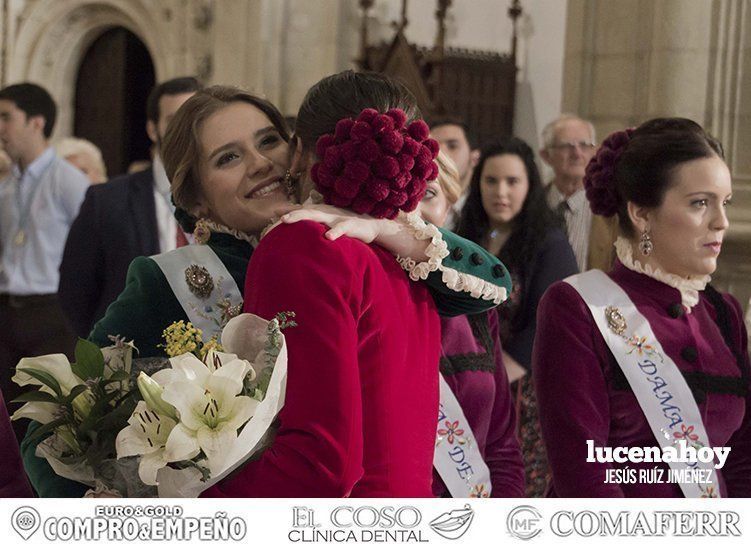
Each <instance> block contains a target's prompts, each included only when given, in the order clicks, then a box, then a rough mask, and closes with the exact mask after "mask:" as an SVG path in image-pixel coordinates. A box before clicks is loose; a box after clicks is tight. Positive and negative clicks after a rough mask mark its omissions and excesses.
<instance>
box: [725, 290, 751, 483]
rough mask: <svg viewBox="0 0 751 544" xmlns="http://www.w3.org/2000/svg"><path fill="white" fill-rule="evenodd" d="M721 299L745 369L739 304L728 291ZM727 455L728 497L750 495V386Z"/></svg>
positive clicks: (746, 361)
mask: <svg viewBox="0 0 751 544" xmlns="http://www.w3.org/2000/svg"><path fill="white" fill-rule="evenodd" d="M725 301H726V302H727V303H728V306H730V309H731V311H730V314H731V319H732V322H733V324H734V327H733V329H734V330H733V333H734V335H735V338H736V339H737V347H736V350H737V351H738V353H739V354H740V356H741V359H742V362H743V364H744V365H745V366H746V370H747V374H746V375H748V369H749V358H748V333H747V332H746V326H745V325H744V323H743V311H742V310H741V307H740V304H738V301H737V300H735V299H734V298H733V297H732V296H730V295H725ZM727 445H728V446H730V448H731V449H730V455H728V460H727V462H726V464H725V466H724V467H722V476H723V478H724V479H725V486H726V487H727V493H728V496H729V497H751V390H749V392H748V394H747V395H746V414H745V416H744V417H743V421H742V423H741V426H740V428H739V429H738V430H737V431H735V433H734V434H733V436H732V437H731V438H730V441H729V442H728V444H727Z"/></svg>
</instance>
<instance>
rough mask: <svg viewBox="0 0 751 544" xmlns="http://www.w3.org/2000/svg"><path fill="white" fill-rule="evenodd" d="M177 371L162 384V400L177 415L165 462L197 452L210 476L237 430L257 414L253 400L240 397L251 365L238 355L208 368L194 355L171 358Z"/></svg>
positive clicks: (222, 462) (234, 437)
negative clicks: (168, 380)
mask: <svg viewBox="0 0 751 544" xmlns="http://www.w3.org/2000/svg"><path fill="white" fill-rule="evenodd" d="M172 366H173V368H174V369H175V370H176V371H177V372H176V373H175V376H174V379H173V380H172V381H170V382H169V383H168V384H166V385H165V386H164V392H163V394H162V399H163V400H164V401H166V402H168V403H170V404H172V405H173V406H174V407H175V408H177V411H178V413H179V415H180V421H179V423H178V425H177V426H176V427H175V428H174V429H173V431H172V433H170V436H169V438H168V439H167V445H166V451H167V458H168V460H169V461H182V460H187V459H192V458H193V457H195V455H196V454H197V452H198V451H199V450H202V451H203V452H204V453H205V454H206V458H207V462H208V465H209V469H210V471H211V473H212V474H216V473H217V472H219V471H220V470H221V469H222V468H223V465H224V460H225V458H226V455H227V453H228V452H229V451H230V449H231V446H232V444H233V443H234V441H235V440H236V439H237V431H238V429H239V428H240V427H242V426H243V425H244V424H245V423H246V422H247V421H248V420H249V419H250V418H251V417H252V416H253V414H254V413H255V409H256V407H257V406H258V405H259V404H260V403H259V402H258V401H257V400H255V399H251V398H249V397H245V396H241V395H240V393H241V391H242V388H243V380H244V379H245V376H246V375H248V373H249V372H250V370H251V368H250V364H249V363H248V362H247V361H244V360H242V359H237V358H235V359H234V360H232V361H229V362H226V363H224V362H223V364H221V366H218V368H217V365H216V364H214V363H212V364H211V366H212V368H209V367H207V366H206V365H205V364H204V363H202V362H201V361H200V360H198V359H197V358H196V357H195V356H193V355H192V354H185V355H182V356H180V357H176V358H174V359H172Z"/></svg>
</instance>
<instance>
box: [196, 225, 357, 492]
mask: <svg viewBox="0 0 751 544" xmlns="http://www.w3.org/2000/svg"><path fill="white" fill-rule="evenodd" d="M323 232H324V227H322V226H321V225H318V224H316V223H312V222H308V221H304V222H300V223H295V224H292V225H281V226H279V227H277V228H275V229H274V230H272V231H271V232H270V233H269V234H268V235H267V236H266V237H265V238H264V239H263V241H262V242H261V244H260V245H259V246H258V248H257V249H256V251H255V253H254V254H253V257H252V259H251V262H250V265H249V268H248V275H247V278H246V283H245V311H246V312H251V313H254V314H257V315H260V316H261V317H263V318H265V319H271V318H272V317H274V315H276V314H277V313H278V312H281V311H293V312H295V314H296V317H295V321H296V322H297V326H296V327H293V328H288V329H286V330H285V331H284V334H285V337H286V339H287V347H288V353H289V370H288V377H287V392H286V400H285V405H284V408H282V411H281V413H280V415H279V423H280V426H279V429H278V432H277V435H276V438H275V439H274V442H273V444H272V445H271V446H270V447H269V448H268V449H267V450H266V451H265V452H264V453H263V454H262V455H261V457H260V458H259V459H258V460H257V461H255V462H252V463H249V464H248V465H246V466H245V467H244V468H243V469H242V470H241V471H240V472H239V473H237V474H236V475H234V476H233V477H231V478H229V479H226V480H224V481H223V482H221V483H220V484H218V485H216V486H214V487H213V488H211V489H209V490H208V491H207V492H206V493H205V494H204V496H207V497H344V496H347V495H348V494H349V493H350V492H351V490H352V487H353V486H354V484H355V483H356V482H357V481H358V480H359V479H360V478H361V476H362V473H363V468H362V465H363V463H362V459H363V436H362V408H361V407H362V404H361V388H360V377H359V371H358V359H357V347H358V346H357V342H358V340H357V323H356V316H357V315H358V312H359V305H360V303H361V297H362V285H363V281H364V280H363V274H364V272H363V270H362V268H363V266H364V263H363V262H362V259H363V252H364V251H367V246H365V245H364V244H362V243H360V242H357V241H354V240H350V239H347V238H342V239H340V240H337V241H335V242H331V241H329V240H326V239H325V238H324V237H323Z"/></svg>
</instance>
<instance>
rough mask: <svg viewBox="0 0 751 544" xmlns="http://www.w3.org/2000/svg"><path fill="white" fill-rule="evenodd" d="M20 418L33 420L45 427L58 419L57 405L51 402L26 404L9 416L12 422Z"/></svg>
mask: <svg viewBox="0 0 751 544" xmlns="http://www.w3.org/2000/svg"><path fill="white" fill-rule="evenodd" d="M21 418H27V419H33V420H34V421H38V422H39V423H41V424H42V425H46V424H47V423H51V422H52V421H55V419H57V418H58V405H57V404H53V403H51V402H36V401H34V402H27V403H25V404H24V405H23V406H21V407H20V408H19V409H18V410H16V411H15V412H13V415H12V416H11V419H12V420H13V421H16V420H17V419H21Z"/></svg>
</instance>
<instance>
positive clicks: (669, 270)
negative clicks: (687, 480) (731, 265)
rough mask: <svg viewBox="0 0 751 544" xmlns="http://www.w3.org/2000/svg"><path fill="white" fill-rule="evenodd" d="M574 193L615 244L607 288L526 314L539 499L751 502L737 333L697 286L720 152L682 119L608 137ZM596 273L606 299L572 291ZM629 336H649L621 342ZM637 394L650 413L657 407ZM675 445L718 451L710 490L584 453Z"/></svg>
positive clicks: (709, 238)
mask: <svg viewBox="0 0 751 544" xmlns="http://www.w3.org/2000/svg"><path fill="white" fill-rule="evenodd" d="M585 186H586V189H587V197H588V198H589V201H590V205H591V207H592V211H593V212H594V213H597V214H600V215H604V216H612V215H614V214H618V219H619V226H620V230H621V237H620V238H619V239H618V240H617V241H616V250H617V255H618V260H617V261H616V263H615V265H614V267H613V270H612V271H611V272H610V273H609V274H608V275H607V276H604V274H602V273H599V272H597V271H594V272H592V271H590V272H587V273H585V274H580V275H577V276H574V277H573V278H569V279H567V280H566V281H564V282H559V283H556V284H555V285H553V286H552V287H551V288H550V289H548V291H547V293H546V294H545V296H544V297H543V299H542V301H541V303H540V307H539V310H538V312H537V315H538V326H537V337H536V341H535V347H534V355H533V367H534V376H535V385H536V390H537V397H538V399H539V408H540V420H541V425H542V431H543V437H544V439H545V444H546V447H547V451H548V458H549V460H550V466H551V469H552V473H553V482H552V487H551V488H550V489H549V493H550V494H551V495H557V496H560V497H571V496H577V497H624V496H625V497H680V496H706V497H713V496H718V495H719V496H723V497H727V496H730V497H748V496H751V406H750V404H749V403H750V402H751V394H750V392H749V359H748V345H747V337H746V330H745V327H744V325H743V319H742V313H741V309H740V306H739V305H738V303H737V302H736V301H735V299H733V298H732V297H731V296H730V295H726V294H725V295H723V294H719V293H718V292H717V291H715V290H714V289H713V288H712V287H711V286H710V285H709V284H708V282H709V280H710V277H709V274H711V273H712V272H714V270H715V268H716V266H717V256H718V255H719V252H720V247H721V245H722V239H723V236H724V235H725V232H726V229H727V227H728V219H727V215H726V211H725V206H726V205H727V204H728V203H729V201H730V197H731V177H730V172H729V171H728V167H727V166H726V165H725V162H724V160H723V156H722V148H721V147H720V144H719V143H718V142H717V141H716V140H714V139H713V138H711V137H710V136H709V135H708V134H706V133H705V132H704V130H703V129H702V128H701V127H700V126H699V125H697V124H696V123H694V122H692V121H689V120H687V119H655V120H652V121H648V122H646V123H644V124H643V125H641V126H640V127H639V128H637V129H635V130H631V129H629V130H627V131H622V132H617V133H614V134H612V135H611V136H610V137H608V139H607V140H606V141H605V142H604V143H603V146H602V148H601V149H600V151H598V153H597V155H596V156H595V158H594V159H593V160H592V161H591V162H590V164H589V166H588V167H587V175H586V178H585ZM598 274H602V275H600V276H598V278H599V279H598V281H600V282H601V283H602V282H604V283H602V284H604V285H609V286H610V287H609V288H608V289H605V290H600V292H599V293H597V292H595V293H592V292H591V291H589V290H587V289H586V287H585V285H586V282H587V281H589V280H590V279H591V278H594V277H595V276H596V275H598ZM588 278H589V279H588ZM608 278H609V279H608ZM590 285H591V284H590ZM624 295H625V298H624ZM585 298H586V299H587V301H588V302H585ZM598 298H599V299H600V302H599V303H598V304H594V303H593V301H595V300H597V299H598ZM616 300H618V301H619V302H615V301H616ZM639 314H640V315H639ZM645 323H646V326H645V325H644V324H645ZM632 327H633V329H632ZM638 327H642V329H641V330H643V331H646V330H648V328H649V327H651V330H648V333H647V334H638V335H636V336H632V334H633V333H634V330H635V329H636V328H638ZM621 340H622V341H621ZM619 341H620V342H621V343H620V344H619ZM616 357H617V359H616ZM629 357H630V358H629ZM619 361H620V362H626V361H628V362H633V363H635V364H633V365H628V364H619ZM640 372H641V373H642V374H643V376H646V377H647V380H646V383H645V381H644V379H643V377H642V376H640V375H639V374H640ZM665 377H667V378H669V379H665ZM650 396H652V397H655V398H656V399H658V400H660V401H661V402H660V403H658V404H657V405H656V408H657V409H653V408H652V407H653V406H654V404H653V402H654V400H653V399H650ZM637 397H638V398H639V401H637ZM643 407H644V408H643ZM684 419H685V420H684ZM702 435H706V437H705V436H702ZM675 440H688V441H689V442H690V443H693V444H695V445H696V446H697V447H699V446H702V447H709V446H711V447H730V448H731V451H730V454H729V456H728V457H727V460H726V462H725V463H724V466H722V467H718V466H717V464H719V463H717V460H716V461H715V463H716V464H715V467H716V469H717V470H716V479H715V480H714V481H712V482H711V483H707V482H697V483H696V485H695V487H691V485H694V484H691V485H688V484H682V485H681V486H679V485H678V484H676V483H671V482H669V481H668V480H667V477H666V476H667V474H668V472H667V470H666V469H667V468H668V465H666V464H665V463H662V462H657V461H656V460H655V459H654V458H653V459H652V460H651V461H649V462H642V463H633V462H629V461H626V462H623V459H622V458H620V459H616V458H615V457H613V460H612V462H611V461H610V460H609V459H608V458H607V457H606V456H603V457H599V458H598V457H594V458H593V457H592V456H591V455H590V453H592V452H594V451H595V449H600V448H605V447H610V448H616V447H626V448H645V447H655V446H658V445H660V446H663V447H665V443H666V442H673V443H674V442H675ZM588 441H590V443H589V444H588V443H587V442H588ZM673 447H675V446H673ZM600 451H602V452H605V451H606V450H600ZM588 458H589V461H588ZM619 461H620V462H619ZM627 465H628V466H629V468H631V469H640V470H637V471H631V472H629V471H628V470H626V469H627ZM674 466H675V465H673V464H671V465H670V467H674ZM653 468H654V469H656V470H654V471H650V469H653ZM660 475H662V476H663V478H662V479H661V481H654V477H655V476H660ZM645 480H651V481H645ZM652 482H654V483H652Z"/></svg>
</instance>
